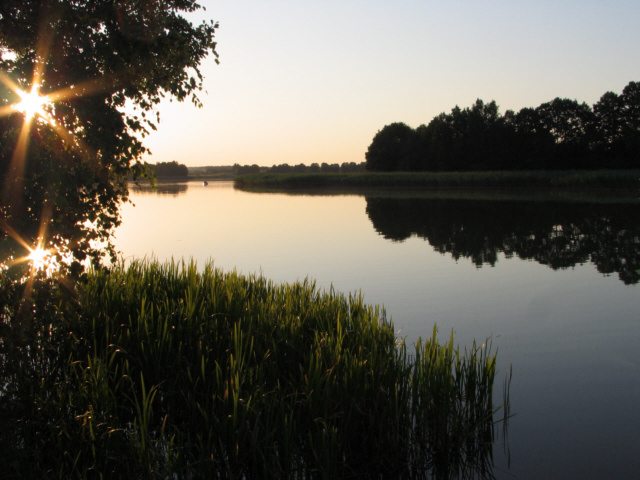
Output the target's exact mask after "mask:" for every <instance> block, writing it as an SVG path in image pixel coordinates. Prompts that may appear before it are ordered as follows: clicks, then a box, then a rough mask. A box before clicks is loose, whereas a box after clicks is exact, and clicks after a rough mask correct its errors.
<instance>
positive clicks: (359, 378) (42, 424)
mask: <svg viewBox="0 0 640 480" xmlns="http://www.w3.org/2000/svg"><path fill="white" fill-rule="evenodd" d="M1 292H2V301H3V305H4V308H3V310H2V311H1V312H0V316H1V320H2V322H1V328H2V334H3V335H2V342H1V343H0V372H1V373H2V377H1V380H2V389H1V390H0V427H2V430H3V436H2V439H1V440H0V451H1V452H2V455H1V456H0V468H1V469H2V472H3V478H79V479H80V478H82V479H84V478H105V479H107V478H163V479H174V478H175V479H178V478H179V479H196V478H224V479H254V478H260V479H262V478H292V479H293V478H295V479H316V478H322V479H324V478H331V479H337V478H403V479H404V478H437V479H448V478H472V477H473V478H475V477H480V478H491V476H492V475H491V466H492V465H491V462H492V449H493V444H494V435H495V434H496V425H497V423H499V422H501V421H506V418H508V403H509V401H508V396H505V397H504V398H503V402H502V406H503V408H502V411H501V412H500V413H498V410H500V408H499V407H498V406H496V405H495V404H494V402H493V387H494V380H495V376H496V355H495V353H493V352H492V349H491V345H490V344H483V345H482V346H476V345H473V346H472V347H471V348H470V349H469V350H466V351H464V352H461V351H460V350H459V349H458V348H457V347H454V342H453V336H451V337H450V338H449V340H448V342H445V343H444V344H440V343H439V342H438V339H437V331H436V329H435V328H434V331H433V335H432V337H431V338H429V339H427V340H425V341H422V340H420V341H419V342H417V344H416V345H415V346H412V347H408V346H407V345H406V344H405V343H404V342H403V341H402V340H399V339H397V338H396V336H395V334H394V327H393V323H392V322H391V321H390V320H389V319H387V318H386V316H385V312H384V310H382V309H380V308H379V307H375V306H369V305H366V304H365V303H364V301H363V298H362V296H361V295H358V294H355V295H344V294H341V293H337V292H335V291H333V290H330V291H319V290H318V289H317V288H316V287H315V285H314V283H313V282H312V281H309V280H305V281H302V282H298V283H294V284H274V283H272V282H270V281H268V280H267V279H265V278H263V277H262V276H256V275H249V276H243V275H239V274H237V273H236V272H226V273H225V272H222V271H221V270H219V269H217V268H214V266H213V264H207V265H206V266H204V268H203V269H198V268H197V267H196V265H195V264H194V263H184V262H182V263H178V262H169V263H164V264H160V263H158V262H155V261H138V262H134V263H132V264H130V265H129V266H127V267H125V266H123V265H117V266H115V267H113V268H112V270H111V271H110V272H106V271H99V272H93V273H91V274H89V275H88V277H87V278H86V279H85V281H84V282H83V283H82V284H81V285H78V286H77V290H76V291H75V293H74V294H71V293H70V292H69V290H68V289H67V288H66V287H65V286H64V285H63V284H60V283H55V282H53V281H51V280H41V281H39V282H36V284H35V285H34V286H33V290H32V296H31V297H30V298H29V299H25V298H24V296H23V293H24V292H22V291H21V289H20V288H19V286H16V285H9V284H8V283H6V282H5V283H4V284H3V285H2V291H1ZM21 305H22V307H24V306H25V305H26V307H27V308H21ZM505 392H507V393H508V385H505Z"/></svg>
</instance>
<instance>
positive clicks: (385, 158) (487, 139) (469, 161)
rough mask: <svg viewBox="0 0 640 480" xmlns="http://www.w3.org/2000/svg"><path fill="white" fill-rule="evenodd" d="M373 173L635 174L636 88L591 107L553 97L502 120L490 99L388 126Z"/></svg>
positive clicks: (372, 157) (639, 104) (639, 87)
mask: <svg viewBox="0 0 640 480" xmlns="http://www.w3.org/2000/svg"><path fill="white" fill-rule="evenodd" d="M365 157H366V168H367V170H370V171H388V172H389V171H469V170H551V169H596V168H598V169H600V168H640V83H639V82H630V83H629V84H628V85H627V86H626V87H625V88H624V90H623V91H622V93H621V94H616V93H614V92H606V93H605V94H604V95H602V97H601V98H600V100H599V101H598V102H597V103H596V104H594V105H593V107H591V106H589V105H587V104H586V103H584V102H583V103H578V102H577V101H576V100H569V99H566V98H555V99H554V100H552V101H550V102H546V103H543V104H541V105H540V106H538V107H536V108H530V107H527V108H523V109H522V110H520V111H519V112H517V113H516V112H514V111H513V110H507V111H506V112H505V114H504V115H500V113H499V111H498V105H497V104H496V102H495V101H491V102H490V103H485V102H483V101H482V100H480V99H478V100H476V102H475V103H474V104H473V105H472V106H471V107H468V108H464V109H461V108H460V107H459V106H456V107H455V108H453V109H452V110H451V113H441V114H440V115H438V116H436V117H434V118H433V119H432V120H431V122H429V124H428V125H424V124H423V125H420V126H419V127H417V128H415V129H413V128H411V127H410V126H408V125H406V124H405V123H402V122H396V123H392V124H389V125H386V126H385V127H384V128H383V129H382V130H380V131H378V133H377V134H376V135H375V137H374V138H373V141H372V142H371V145H370V146H369V148H368V150H367V152H366V155H365Z"/></svg>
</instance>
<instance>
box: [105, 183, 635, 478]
mask: <svg viewBox="0 0 640 480" xmlns="http://www.w3.org/2000/svg"><path fill="white" fill-rule="evenodd" d="M132 200H133V202H134V204H135V207H133V206H132V205H127V206H125V208H124V211H123V224H122V226H121V227H120V228H119V229H118V231H117V233H116V246H117V248H118V249H119V250H120V251H121V252H122V255H123V256H124V257H125V258H134V257H136V258H139V257H145V256H146V257H150V256H153V257H155V258H157V259H161V260H163V259H168V258H171V257H173V258H181V257H184V258H186V259H189V258H192V259H194V260H196V261H197V262H198V264H199V265H203V264H204V263H205V262H206V261H208V260H213V262H214V264H215V265H216V266H217V267H220V268H222V269H224V270H232V269H236V270H238V271H240V272H242V273H262V274H264V276H266V277H268V278H270V279H273V280H275V281H285V282H293V281H296V280H302V279H304V278H306V277H309V278H312V279H314V280H316V283H317V285H318V286H319V287H321V288H329V287H331V286H333V287H334V288H336V289H337V290H340V291H343V292H354V291H362V293H363V294H364V298H365V300H366V301H367V302H368V303H372V304H381V305H384V307H385V309H386V312H387V316H388V317H391V318H392V319H393V322H394V325H395V327H396V329H398V330H399V333H398V335H399V336H401V337H406V340H407V342H410V343H413V342H414V341H415V339H417V338H418V337H419V336H422V337H426V336H429V335H430V334H431V332H432V330H433V327H434V324H435V325H437V326H438V328H439V330H440V335H441V337H442V339H443V340H445V339H446V338H448V335H449V333H450V332H451V331H452V330H453V331H454V333H455V338H456V341H457V343H459V344H460V345H461V346H465V345H471V342H472V341H473V340H474V339H476V340H478V341H480V342H482V341H484V340H485V339H486V338H487V337H492V339H493V346H494V348H497V349H498V368H499V373H498V378H499V379H500V380H501V379H503V378H504V374H506V372H507V370H508V368H509V365H512V366H513V381H512V385H511V403H512V411H513V412H514V413H515V414H516V416H515V417H514V418H513V419H512V420H511V423H510V426H509V436H508V447H509V454H508V455H507V454H504V453H503V448H502V445H496V447H495V451H494V455H495V462H496V467H495V470H494V473H495V475H496V476H497V477H498V478H499V479H510V478H517V479H540V478H546V479H566V478H580V479H602V478H615V479H637V478H639V477H638V475H640V473H639V472H640V455H638V453H639V452H640V407H639V405H640V352H639V348H638V347H639V346H640V284H639V283H638V281H639V279H640V220H639V219H638V218H639V217H640V215H638V209H639V207H640V204H639V203H638V202H637V200H630V201H629V202H620V201H616V202H605V203H602V202H599V203H593V202H588V201H567V200H566V199H564V200H563V199H559V198H557V197H552V198H537V197H536V198H533V199H531V198H528V199H527V200H526V201H525V200H522V199H519V198H516V199H514V198H510V199H508V200H506V199H504V198H499V199H493V198H490V197H488V196H487V195H483V196H478V195H476V197H475V198H471V199H469V198H466V199H461V198H438V197H434V196H433V195H432V196H427V195H425V194H407V193H406V192H405V193H402V194H399V193H390V192H384V193H380V192H378V193H375V194H371V195H365V194H342V195H311V194H309V195H286V194H276V193H269V194H265V193H247V192H242V191H238V190H234V189H233V186H232V184H231V183H222V182H211V183H210V184H209V185H208V186H206V187H205V186H203V185H202V184H200V183H187V184H181V185H161V186H160V188H159V190H158V192H149V191H136V190H133V192H132Z"/></svg>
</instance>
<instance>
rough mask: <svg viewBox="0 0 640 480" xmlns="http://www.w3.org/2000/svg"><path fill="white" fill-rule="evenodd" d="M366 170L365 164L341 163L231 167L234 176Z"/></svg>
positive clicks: (237, 165)
mask: <svg viewBox="0 0 640 480" xmlns="http://www.w3.org/2000/svg"><path fill="white" fill-rule="evenodd" d="M365 169H366V164H365V162H361V163H355V162H343V163H342V164H338V163H331V164H329V163H326V162H323V163H321V164H318V163H312V164H311V165H308V166H307V165H305V164H304V163H299V164H297V165H289V164H288V163H283V164H280V165H272V166H271V167H260V166H259V165H256V164H254V165H239V164H237V163H236V164H235V165H234V166H233V173H234V174H235V175H248V174H255V173H350V172H363V171H365Z"/></svg>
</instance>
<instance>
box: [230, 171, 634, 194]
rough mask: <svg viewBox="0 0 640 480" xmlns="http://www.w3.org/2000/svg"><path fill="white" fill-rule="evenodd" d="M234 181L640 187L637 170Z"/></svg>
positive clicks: (253, 184) (239, 180)
mask: <svg viewBox="0 0 640 480" xmlns="http://www.w3.org/2000/svg"><path fill="white" fill-rule="evenodd" d="M234 185H235V186H236V188H240V189H244V190H260V189H262V190H269V189H273V190H289V189H309V188H379V187H401V188H416V189H424V188H430V189H436V188H503V189H514V188H515V189H520V188H537V189H626V190H631V189H636V190H640V170H559V171H500V172H359V173H343V174H342V173H298V174H296V173H290V174H275V173H261V174H255V175H242V176H238V177H235V178H234Z"/></svg>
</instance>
